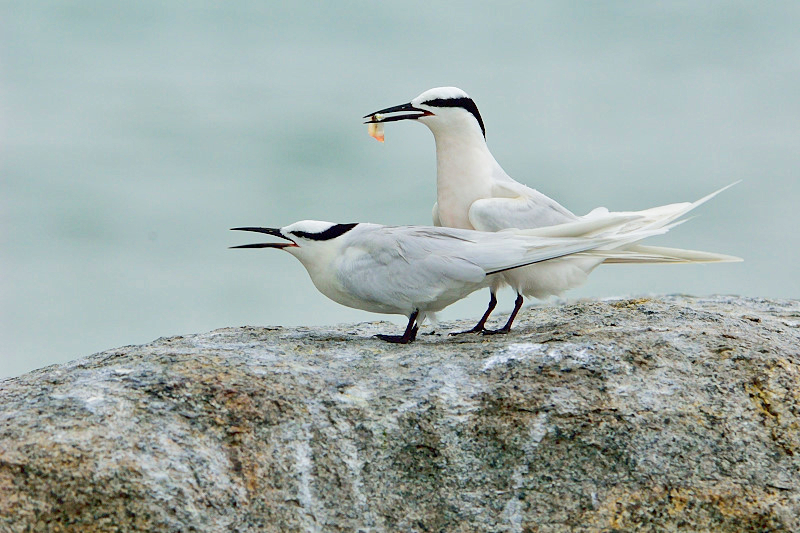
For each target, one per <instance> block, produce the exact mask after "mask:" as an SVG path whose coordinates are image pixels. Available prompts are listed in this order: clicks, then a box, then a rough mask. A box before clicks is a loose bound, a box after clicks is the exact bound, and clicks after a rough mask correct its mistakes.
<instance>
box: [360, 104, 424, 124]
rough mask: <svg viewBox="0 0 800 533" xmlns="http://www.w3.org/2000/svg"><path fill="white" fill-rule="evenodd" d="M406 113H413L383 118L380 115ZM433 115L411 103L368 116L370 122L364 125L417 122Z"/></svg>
mask: <svg viewBox="0 0 800 533" xmlns="http://www.w3.org/2000/svg"><path fill="white" fill-rule="evenodd" d="M406 111H411V112H412V113H407V114H405V115H394V116H392V117H383V116H378V115H388V114H389V113H403V112H406ZM430 115H433V113H431V112H430V111H425V110H424V109H419V108H416V107H414V106H413V105H411V102H409V103H407V104H402V105H396V106H394V107H387V108H386V109H381V110H380V111H375V112H374V113H372V114H371V115H366V116H364V118H367V119H369V120H366V121H364V124H378V123H381V122H394V121H396V120H417V119H418V118H419V117H427V116H430Z"/></svg>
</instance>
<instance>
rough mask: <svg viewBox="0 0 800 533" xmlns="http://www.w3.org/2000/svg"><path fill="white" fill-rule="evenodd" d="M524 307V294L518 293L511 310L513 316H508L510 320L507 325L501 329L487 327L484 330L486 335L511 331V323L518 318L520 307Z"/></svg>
mask: <svg viewBox="0 0 800 533" xmlns="http://www.w3.org/2000/svg"><path fill="white" fill-rule="evenodd" d="M521 307H522V295H521V294H520V293H517V299H516V300H515V301H514V310H513V311H511V316H510V317H508V322H506V325H505V326H503V327H502V328H500V329H485V330H483V334H484V335H495V334H497V333H508V332H509V331H511V324H512V323H513V322H514V319H515V318H517V313H519V310H520V308H521Z"/></svg>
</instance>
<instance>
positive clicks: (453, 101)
mask: <svg viewBox="0 0 800 533" xmlns="http://www.w3.org/2000/svg"><path fill="white" fill-rule="evenodd" d="M422 103H423V104H425V105H429V106H431V107H461V108H463V109H466V110H467V111H469V112H470V113H472V116H474V117H475V120H477V121H478V124H480V126H481V131H482V132H483V138H484V139H485V138H486V128H485V127H484V125H483V119H482V118H481V114H480V112H479V111H478V106H476V105H475V102H473V101H472V98H464V97H463V96H462V97H461V98H434V99H433V100H427V101H425V102H422Z"/></svg>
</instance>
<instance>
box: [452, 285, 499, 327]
mask: <svg viewBox="0 0 800 533" xmlns="http://www.w3.org/2000/svg"><path fill="white" fill-rule="evenodd" d="M490 294H491V296H490V298H489V307H488V308H487V309H486V312H485V313H483V316H482V317H481V319H480V320H478V323H477V324H475V327H473V328H472V329H468V330H466V331H454V332H452V333H450V335H463V334H464V333H481V332H482V331H485V330H484V329H483V327H484V326H485V325H486V321H487V320H488V319H489V315H491V314H492V311H494V308H495V306H496V305H497V297H496V296H495V295H494V292H491V293H490Z"/></svg>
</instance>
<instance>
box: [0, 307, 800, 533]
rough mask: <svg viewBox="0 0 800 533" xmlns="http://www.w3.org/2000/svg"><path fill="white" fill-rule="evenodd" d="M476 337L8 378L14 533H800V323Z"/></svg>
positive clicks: (762, 318)
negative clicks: (312, 532)
mask: <svg viewBox="0 0 800 533" xmlns="http://www.w3.org/2000/svg"><path fill="white" fill-rule="evenodd" d="M471 325H472V323H471V321H465V322H463V323H453V324H446V325H440V326H437V328H436V329H437V334H435V335H424V334H421V335H420V337H419V341H418V342H416V343H414V344H411V345H407V346H397V345H390V344H386V343H384V342H381V341H379V340H377V339H374V338H372V335H373V334H375V333H376V332H379V331H380V332H384V333H385V332H393V331H394V330H395V329H397V328H398V326H395V325H392V324H387V323H366V324H357V325H345V326H341V327H333V328H291V329H290V328H263V327H240V328H225V329H221V330H217V331H212V332H210V333H204V334H198V335H187V336H182V337H173V338H162V339H158V340H156V341H154V342H152V343H150V344H146V345H142V346H127V347H123V348H118V349H115V350H109V351H106V352H103V353H99V354H95V355H92V356H90V357H86V358H84V359H80V360H78V361H75V362H73V363H70V364H66V365H59V366H51V367H48V368H44V369H41V370H37V371H34V372H31V373H28V374H25V375H23V376H20V377H17V378H12V379H8V380H5V381H2V382H0V531H3V532H6V531H9V532H18V531H19V532H21V531H64V532H66V531H81V532H92V531H253V532H255V531H508V532H526V531H630V530H640V531H679V530H680V531H800V518H798V517H800V402H799V401H798V400H799V399H800V302H797V301H776V300H764V299H753V298H738V297H713V298H707V299H695V298H689V297H680V296H671V297H663V298H655V299H636V300H606V301H581V302H577V303H572V304H568V305H563V306H550V307H541V308H533V309H527V310H525V311H523V313H522V316H521V317H520V319H518V323H517V324H516V325H515V328H514V331H513V332H512V334H511V335H508V336H492V337H483V336H478V335H469V336H460V337H448V336H447V335H446V331H447V330H456V329H463V328H465V327H468V326H471ZM443 326H444V327H443ZM427 329H428V331H430V328H427ZM423 333H424V332H423Z"/></svg>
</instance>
